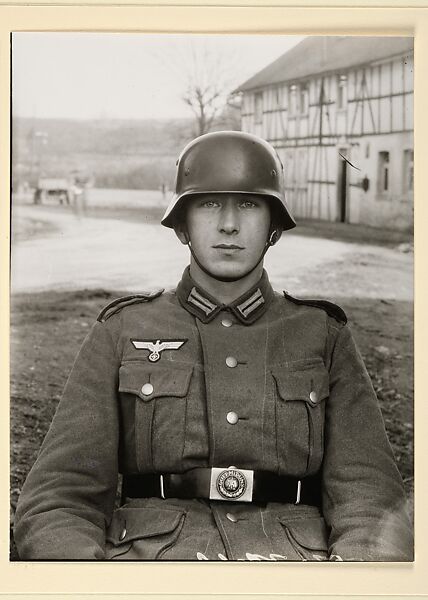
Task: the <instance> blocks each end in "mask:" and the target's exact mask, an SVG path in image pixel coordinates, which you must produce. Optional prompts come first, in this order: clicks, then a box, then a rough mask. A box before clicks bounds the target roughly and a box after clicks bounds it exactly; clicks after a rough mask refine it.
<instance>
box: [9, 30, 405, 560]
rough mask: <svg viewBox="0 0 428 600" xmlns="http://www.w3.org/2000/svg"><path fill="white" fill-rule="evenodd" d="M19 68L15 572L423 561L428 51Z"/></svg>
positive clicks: (226, 43) (58, 38)
mask: <svg viewBox="0 0 428 600" xmlns="http://www.w3.org/2000/svg"><path fill="white" fill-rule="evenodd" d="M11 57H12V98H11V99H12V121H11V148H12V190H11V234H12V236H11V237H12V245H11V336H10V338H11V346H10V353H11V370H10V380H11V398H10V410H11V454H10V456H11V538H10V539H11V543H10V561H13V562H15V561H16V562H18V561H23V560H24V561H37V560H48V561H55V560H62V561H64V560H68V561H82V560H84V561H105V560H115V561H157V560H165V561H217V562H219V563H220V562H223V561H236V562H238V561H250V562H251V561H252V562H254V561H257V562H261V561H270V562H276V561H284V562H302V561H303V562H320V561H326V562H327V561H335V562H342V561H346V562H348V561H352V562H379V561H381V562H391V561H394V562H411V561H413V554H414V544H413V170H414V168H413V165H414V150H413V90H414V86H413V38H412V37H390V36H377V37H367V36H326V35H318V36H315V35H312V36H290V35H288V36H287V35H229V34H218V35H214V34H210V35H208V34H204V35H202V34H185V35H184V34H183V35H177V34H162V35H161V34H142V33H139V34H131V33H115V34H112V33H56V32H45V33H36V32H34V33H32V32H16V33H13V34H12V39H11Z"/></svg>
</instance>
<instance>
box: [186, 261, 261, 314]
mask: <svg viewBox="0 0 428 600" xmlns="http://www.w3.org/2000/svg"><path fill="white" fill-rule="evenodd" d="M262 273H263V261H261V262H260V264H258V265H257V267H256V268H255V269H254V270H253V271H251V273H249V274H248V275H246V276H245V277H243V278H242V279H238V280H237V281H219V280H218V279H215V278H214V277H211V276H210V275H208V273H205V272H204V271H203V270H202V269H201V268H200V267H199V265H198V264H197V263H196V261H195V259H194V258H193V257H191V260H190V276H191V278H192V279H193V281H194V282H195V283H197V284H198V285H199V286H200V287H201V288H202V289H204V290H205V291H206V292H208V293H209V294H210V295H211V296H213V298H215V299H216V300H218V301H219V302H221V303H222V304H230V303H231V302H234V300H236V299H237V298H239V297H240V296H242V294H245V292H247V291H248V290H249V289H251V288H252V287H253V286H254V285H256V283H257V282H258V281H259V280H260V277H261V276H262Z"/></svg>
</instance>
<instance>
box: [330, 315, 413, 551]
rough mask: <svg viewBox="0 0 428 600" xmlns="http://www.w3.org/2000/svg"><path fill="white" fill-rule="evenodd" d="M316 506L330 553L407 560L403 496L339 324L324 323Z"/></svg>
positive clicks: (373, 404)
mask: <svg viewBox="0 0 428 600" xmlns="http://www.w3.org/2000/svg"><path fill="white" fill-rule="evenodd" d="M330 336H331V337H330V340H331V341H332V343H331V348H332V349H331V364H330V397H329V399H328V401H327V406H326V425H325V427H326V431H325V440H326V446H325V454H324V466H323V510H324V516H325V519H326V522H327V523H328V524H329V525H330V527H331V535H330V544H329V545H330V554H332V555H339V556H340V557H341V558H343V559H344V560H379V561H380V560H387V561H393V560H395V561H406V560H407V561H408V560H412V558H413V538H412V530H411V526H410V522H409V519H408V516H407V512H406V497H405V493H404V489H403V484H402V480H401V476H400V473H399V471H398V469H397V467H396V465H395V461H394V457H393V454H392V450H391V447H390V445H389V442H388V439H387V436H386V431H385V427H384V423H383V419H382V415H381V412H380V408H379V406H378V402H377V398H376V395H375V392H374V390H373V387H372V384H371V381H370V378H369V375H368V373H367V370H366V368H365V366H364V363H363V361H362V358H361V356H360V354H359V352H358V349H357V348H356V346H355V343H354V340H353V338H352V335H351V333H350V331H349V329H348V327H347V326H338V325H337V324H334V325H330Z"/></svg>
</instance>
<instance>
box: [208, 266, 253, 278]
mask: <svg viewBox="0 0 428 600" xmlns="http://www.w3.org/2000/svg"><path fill="white" fill-rule="evenodd" d="M250 268H251V267H248V268H244V267H242V265H240V266H239V267H238V266H236V265H228V266H227V267H224V268H217V269H213V270H212V274H213V275H214V277H219V278H222V279H223V278H224V279H227V278H230V279H231V280H233V279H235V278H237V277H242V276H243V275H245V273H247V272H248V271H249V270H250Z"/></svg>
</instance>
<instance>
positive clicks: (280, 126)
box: [237, 36, 413, 229]
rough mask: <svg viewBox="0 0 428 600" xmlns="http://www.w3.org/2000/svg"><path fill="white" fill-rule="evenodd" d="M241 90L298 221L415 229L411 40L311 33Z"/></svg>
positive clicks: (244, 110)
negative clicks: (272, 151)
mask: <svg viewBox="0 0 428 600" xmlns="http://www.w3.org/2000/svg"><path fill="white" fill-rule="evenodd" d="M237 92H240V93H241V94H242V104H241V118H242V130H243V131H247V132H250V133H255V134H257V135H260V136H261V137H263V138H265V139H266V140H268V141H269V142H270V143H271V144H272V145H273V146H274V147H275V148H276V149H277V151H278V153H279V155H280V157H281V160H282V162H283V164H284V168H285V173H286V185H287V194H288V201H289V203H290V206H291V209H292V211H293V213H294V214H295V216H296V217H297V218H299V217H301V218H315V219H327V220H331V221H341V222H349V223H365V224H369V225H374V226H378V227H387V228H394V229H408V228H411V226H412V222H413V38H394V37H349V36H348V37H327V36H323V37H316V36H311V37H307V38H305V39H304V40H303V41H302V42H300V43H299V44H298V45H296V46H295V47H294V48H292V49H291V50H289V51H288V52H287V53H285V54H284V55H283V56H281V57H280V58H278V59H277V60H276V61H274V62H273V63H271V64H270V65H268V66H267V67H266V68H264V69H263V70H262V71H260V72H258V73H256V74H255V75H254V76H253V77H251V78H250V79H249V80H247V81H246V82H245V83H244V84H243V85H241V86H240V87H239V88H238V90H237Z"/></svg>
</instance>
